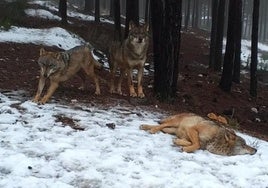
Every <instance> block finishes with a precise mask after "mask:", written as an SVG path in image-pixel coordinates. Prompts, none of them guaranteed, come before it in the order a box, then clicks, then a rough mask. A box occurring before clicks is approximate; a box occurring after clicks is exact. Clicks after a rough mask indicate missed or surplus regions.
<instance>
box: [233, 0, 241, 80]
mask: <svg viewBox="0 0 268 188" xmlns="http://www.w3.org/2000/svg"><path fill="white" fill-rule="evenodd" d="M236 7H237V8H236V17H235V22H236V24H235V33H234V34H235V52H234V53H235V58H234V72H233V82H235V83H240V70H241V38H242V0H236Z"/></svg>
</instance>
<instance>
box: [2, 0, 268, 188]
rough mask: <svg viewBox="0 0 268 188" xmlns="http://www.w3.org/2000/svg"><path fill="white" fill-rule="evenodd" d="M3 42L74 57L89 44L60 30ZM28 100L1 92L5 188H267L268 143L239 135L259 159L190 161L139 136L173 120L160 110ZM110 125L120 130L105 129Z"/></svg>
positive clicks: (168, 139)
mask: <svg viewBox="0 0 268 188" xmlns="http://www.w3.org/2000/svg"><path fill="white" fill-rule="evenodd" d="M41 2H45V1H41ZM29 12H31V11H29ZM37 12H39V13H40V12H41V13H40V14H41V15H46V13H45V12H43V11H39V10H37V11H36V13H37ZM39 13H38V14H39ZM29 14H31V13H29ZM50 16H51V15H50ZM45 17H46V16H45ZM48 17H49V16H47V17H46V19H47V18H48ZM52 17H53V15H52ZM49 19H50V18H49ZM0 42H17V43H34V44H38V45H47V46H58V47H59V48H62V49H69V48H72V47H74V46H77V45H80V44H83V43H84V42H85V41H84V40H83V39H82V38H80V37H79V36H77V35H74V34H73V33H70V32H68V31H66V30H64V29H62V28H59V27H56V28H49V29H29V28H19V27H12V28H11V29H10V30H8V31H0ZM31 95H32V94H29V93H27V92H25V91H9V92H7V91H1V90H0V187H1V188H2V187H3V188H15V187H16V188H17V187H20V188H37V187H38V188H43V187H44V188H47V187H49V188H58V187H60V188H61V187H64V188H77V187H79V188H88V187H91V188H99V187H101V188H106V187H113V188H121V187H126V188H128V187H135V188H139V187H141V188H144V187H145V188H147V187H148V188H149V187H153V188H163V187H167V188H177V187H204V188H209V187H217V188H221V187H222V188H224V187H243V188H244V187H245V188H247V187H248V188H251V187H256V188H265V187H267V186H268V171H267V166H268V143H267V142H266V141H263V140H260V139H257V138H254V137H251V136H248V135H246V134H242V133H239V132H238V133H237V134H239V135H240V136H241V137H243V138H244V139H246V141H247V143H249V144H250V145H254V146H256V147H257V149H258V152H257V153H256V154H255V155H252V156H251V155H243V156H232V157H226V156H218V155H214V154H211V153H209V152H208V151H202V150H199V151H196V152H195V153H191V154H189V153H184V152H181V150H180V148H178V147H175V146H173V145H172V139H173V136H171V135H167V134H163V133H159V134H154V135H151V134H149V133H147V132H145V131H141V130H139V126H140V124H142V123H156V122H157V121H158V120H160V119H161V118H163V117H166V116H167V115H168V114H166V113H164V112H161V111H160V110H158V108H155V110H148V108H146V107H135V106H131V105H129V104H120V103H119V104H115V105H112V106H110V107H104V106H100V105H94V106H91V105H90V104H80V103H79V101H77V100H75V99H74V100H71V101H74V102H70V104H68V105H67V104H60V103H56V102H55V101H54V100H53V99H52V100H51V101H50V102H49V103H48V104H45V105H37V104H35V103H33V102H31V97H32V96H31ZM25 96H26V97H25ZM57 117H67V118H70V119H73V120H74V121H75V124H76V125H77V126H79V127H82V128H84V129H85V130H84V131H78V130H74V129H72V128H71V127H70V126H68V124H64V123H62V122H60V121H57ZM109 123H114V124H115V125H116V126H115V129H110V128H108V127H107V126H106V125H107V124H109Z"/></svg>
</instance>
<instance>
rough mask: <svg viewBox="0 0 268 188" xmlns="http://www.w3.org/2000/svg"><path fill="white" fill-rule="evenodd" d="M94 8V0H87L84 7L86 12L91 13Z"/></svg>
mask: <svg viewBox="0 0 268 188" xmlns="http://www.w3.org/2000/svg"><path fill="white" fill-rule="evenodd" d="M93 8H94V3H93V1H92V0H85V7H84V11H85V13H87V14H88V13H90V12H91V11H92V10H93Z"/></svg>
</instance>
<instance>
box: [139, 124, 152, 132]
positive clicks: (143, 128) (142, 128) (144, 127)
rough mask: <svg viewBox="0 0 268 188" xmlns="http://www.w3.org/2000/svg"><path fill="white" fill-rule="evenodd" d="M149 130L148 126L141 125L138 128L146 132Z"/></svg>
mask: <svg viewBox="0 0 268 188" xmlns="http://www.w3.org/2000/svg"><path fill="white" fill-rule="evenodd" d="M149 129H150V127H149V126H148V125H144V124H142V125H141V126H140V130H144V131H147V130H149Z"/></svg>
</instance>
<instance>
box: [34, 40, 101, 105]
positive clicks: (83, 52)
mask: <svg viewBox="0 0 268 188" xmlns="http://www.w3.org/2000/svg"><path fill="white" fill-rule="evenodd" d="M91 50H92V49H91V47H90V46H89V45H83V46H77V47H74V48H72V49H70V50H68V51H65V52H48V51H46V50H44V49H43V48H41V49H40V57H39V59H38V64H39V66H40V68H41V72H40V79H39V84H38V89H37V92H36V95H35V97H34V99H33V101H34V102H36V103H41V104H45V103H46V102H47V101H48V99H49V98H50V97H51V96H52V95H53V93H54V92H55V90H56V89H57V88H58V86H59V83H60V82H64V81H66V80H68V79H70V78H71V77H72V76H73V75H75V74H77V73H78V72H79V74H78V75H79V76H80V77H81V78H82V80H83V85H82V87H83V86H84V82H85V77H84V73H83V71H84V72H85V73H86V74H87V75H89V76H90V77H92V78H93V80H94V82H95V85H96V91H95V94H96V95H99V94H100V87H99V80H98V77H97V75H95V73H94V67H99V68H100V67H101V66H102V65H101V64H100V63H99V62H98V61H96V60H95V59H94V57H93V55H92V53H91ZM82 70H83V71H82ZM47 79H49V80H50V86H49V88H48V91H47V93H46V95H44V97H43V98H42V99H41V100H40V97H41V94H42V91H43V89H44V86H45V83H46V80H47Z"/></svg>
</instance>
